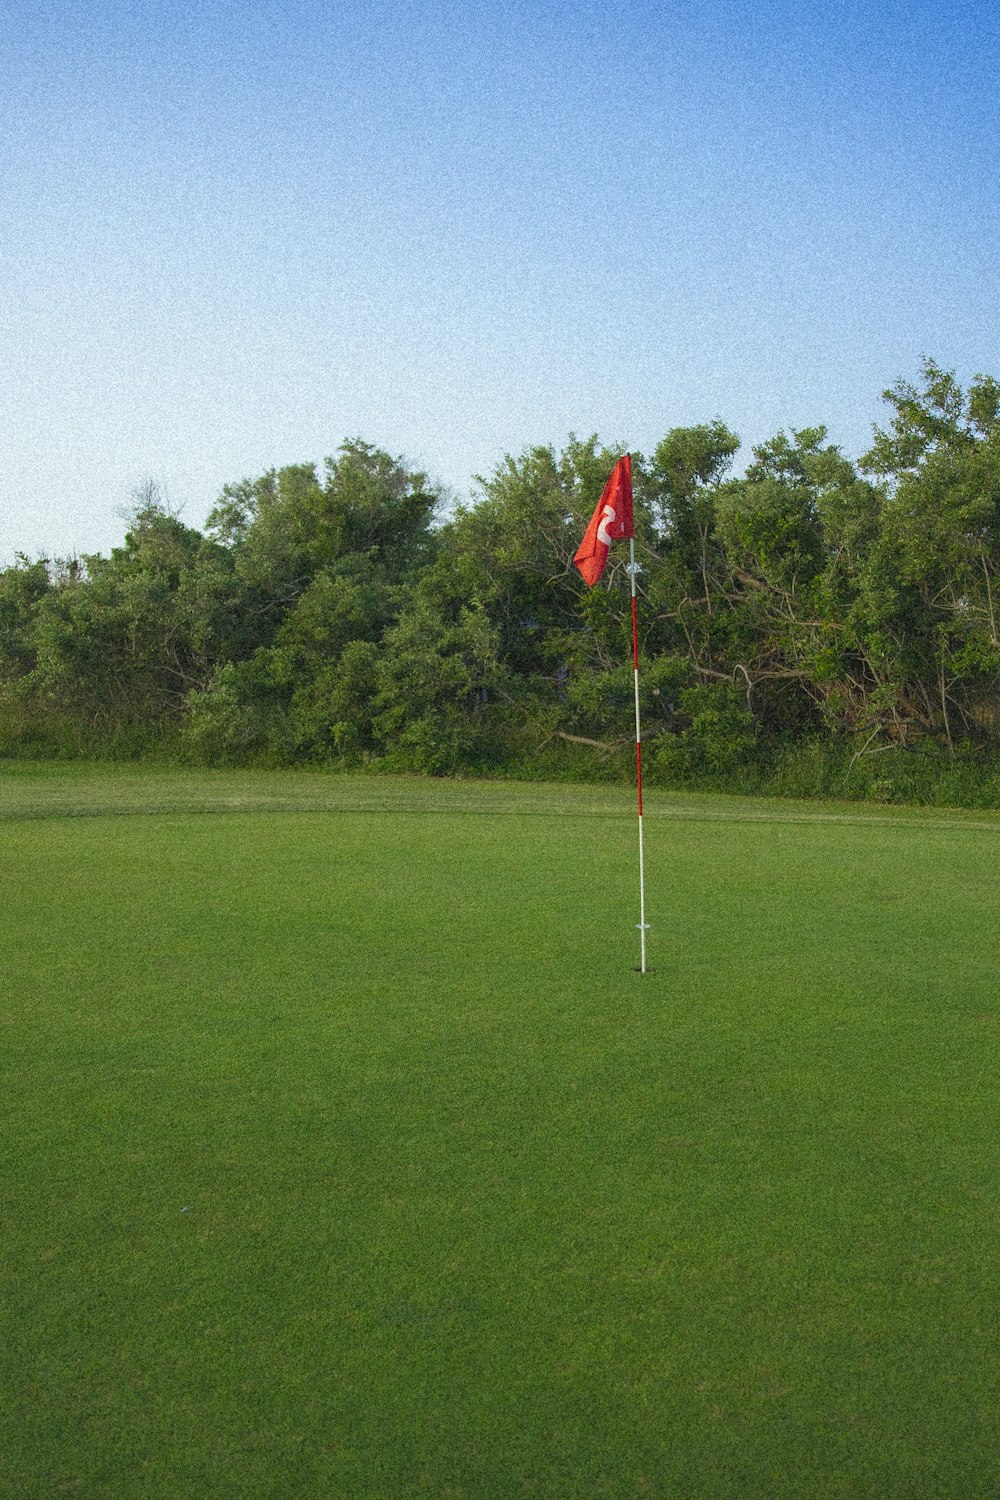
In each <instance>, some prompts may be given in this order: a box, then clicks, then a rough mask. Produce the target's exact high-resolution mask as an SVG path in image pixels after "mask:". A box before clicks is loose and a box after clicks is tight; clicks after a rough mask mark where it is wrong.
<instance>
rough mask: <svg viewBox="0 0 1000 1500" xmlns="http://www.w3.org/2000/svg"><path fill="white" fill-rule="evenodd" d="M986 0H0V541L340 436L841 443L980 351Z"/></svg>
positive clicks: (382, 440) (998, 210)
mask: <svg viewBox="0 0 1000 1500" xmlns="http://www.w3.org/2000/svg"><path fill="white" fill-rule="evenodd" d="M998 78H1000V8H998V7H997V6H996V5H995V4H994V3H993V0H989V3H987V0H968V3H965V4H962V5H959V4H956V3H954V0H940V3H937V4H929V3H926V0H911V3H908V4H906V5H901V4H898V3H895V0H893V3H890V0H884V3H875V0H858V3H852V0H843V3H840V4H837V5H834V6H822V7H820V6H819V5H816V4H805V3H800V0H786V3H778V0H719V3H698V0H679V3H667V0H664V3H659V4H653V3H640V0H618V3H617V4H616V5H614V6H612V5H610V4H609V3H608V0H563V3H559V0H531V3H529V0H511V3H508V4H501V3H495V0H383V3H375V0H370V3H364V0H341V3H338V0H265V3H260V0H188V3H185V4H180V3H176V0H152V3H150V0H127V3H121V4H119V3H111V0H32V3H28V0H8V5H7V7H6V8H5V18H4V20H3V22H2V29H0V135H2V159H3V162H4V166H3V168H2V169H0V213H2V217H0V226H2V227H0V270H2V303H0V306H2V309H3V312H2V328H0V336H2V344H0V402H2V420H0V486H2V488H0V560H2V561H9V560H10V559H11V557H12V556H13V553H14V552H15V551H16V550H22V551H25V552H27V553H29V554H30V555H37V554H39V553H41V554H46V555H55V556H67V555H70V554H72V553H75V552H92V551H101V552H107V551H108V550H109V548H110V547H111V546H113V545H116V544H117V543H118V542H119V541H120V540H121V538H122V535H123V533H124V521H123V510H124V508H125V507H126V506H127V504H128V502H129V497H130V495H131V493H132V491H133V490H134V489H135V488H136V487H137V486H139V485H140V484H141V483H142V482H143V481H144V480H145V479H147V478H153V479H155V480H157V481H158V482H159V483H160V484H161V485H162V486H163V487H164V488H165V490H166V492H167V494H168V497H169V499H170V501H171V503H172V504H174V505H176V506H183V512H182V514H183V518H184V519H185V520H186V521H187V522H188V523H189V524H191V525H195V526H200V525H202V523H203V521H204V518H205V516H206V514H207V512H208V510H209V508H210V507H211V505H212V502H213V501H214V499H215V498H216V496H217V495H218V493H219V491H220V489H221V487H222V485H223V484H224V483H226V482H227V481H231V480H238V479H240V478H243V477H244V476H247V475H255V474H259V473H261V472H263V470H265V469H267V468H269V467H271V466H272V465H281V464H283V463H292V462H303V461H307V460H317V461H319V460H321V459H322V458H323V457H324V456H325V455H326V454H328V453H331V452H333V451H334V450H335V449H336V447H337V445H338V444H339V443H340V442H341V441H342V440H343V439H344V438H345V437H354V436H360V437H363V438H365V439H367V440H368V441H370V442H374V443H377V444H378V445H379V446H382V447H385V448H388V449H389V450H390V452H392V453H393V454H401V455H403V456H404V457H405V458H406V459H407V460H408V461H410V462H412V463H413V464H415V465H418V466H420V467H423V468H425V469H427V470H428V472H429V473H430V474H431V475H432V477H434V478H436V479H438V480H439V481H440V482H442V483H443V484H445V485H446V486H448V487H449V489H450V490H451V491H452V493H453V494H454V496H455V497H462V496H466V495H468V494H470V492H471V487H472V477H473V476H474V475H475V474H476V473H484V472H488V471H489V470H490V469H491V468H492V467H493V466H494V465H495V464H496V463H497V462H498V461H499V460H500V459H501V458H502V457H503V454H504V453H505V452H510V451H513V452H519V451H520V450H521V449H522V448H524V447H526V446H527V445H529V444H531V443H535V442H551V443H554V444H556V445H557V446H558V445H560V444H561V443H562V442H563V441H564V440H565V438H566V437H567V435H568V434H569V432H570V431H575V432H577V433H579V434H581V435H585V434H588V433H590V432H598V433H599V434H600V435H601V437H602V438H604V439H605V440H606V441H608V442H619V441H620V442H622V443H625V444H628V445H629V446H631V447H632V448H633V449H638V450H642V451H648V450H649V449H651V448H652V447H653V445H654V444H655V443H656V441H657V440H658V439H659V438H660V437H661V436H662V435H663V434H664V433H665V432H667V431H668V430H669V429H670V428H671V427H673V426H677V425H684V424H688V423H694V422H702V421H708V420H710V419H711V418H713V417H715V416H721V417H722V418H723V419H724V420H725V421H726V422H727V423H728V424H729V425H730V426H731V427H733V428H734V429H735V430H736V431H737V432H738V433H740V435H741V436H742V437H743V439H744V441H745V443H746V444H747V445H749V444H751V443H755V442H760V441H763V440H764V439H766V438H768V437H770V436H772V435H773V434H774V433H775V432H776V431H778V430H779V429H780V428H782V427H801V426H806V425H812V424H814V423H817V422H826V423H827V425H828V427H829V430H830V436H831V439H832V440H833V441H835V442H838V443H840V444H841V445H842V446H843V447H844V449H845V451H846V452H847V453H848V454H850V455H851V456H857V455H858V454H859V453H860V452H861V451H863V449H864V448H865V447H866V446H867V443H868V441H869V438H870V434H871V425H872V422H873V421H875V420H877V419H879V417H880V416H881V412H882V407H881V402H880V399H879V396H880V392H881V391H882V390H883V388H884V387H885V386H887V385H889V384H891V383H892V382H893V381H894V380H895V379H896V378H897V377H898V376H900V375H904V376H907V377H911V378H912V377H916V376H917V374H918V371H919V362H920V358H921V356H922V355H924V354H927V355H930V356H932V357H933V358H935V359H936V360H937V361H938V362H939V363H940V364H943V365H944V366H946V367H947V368H950V369H955V370H956V371H957V373H958V375H959V378H960V379H961V380H963V381H966V380H968V379H969V378H970V377H971V376H972V375H973V374H974V373H977V372H985V373H991V374H994V375H997V376H1000V319H998V313H1000V274H998V273H1000V265H998V250H1000V152H998V149H997V143H998V140H1000V85H998Z"/></svg>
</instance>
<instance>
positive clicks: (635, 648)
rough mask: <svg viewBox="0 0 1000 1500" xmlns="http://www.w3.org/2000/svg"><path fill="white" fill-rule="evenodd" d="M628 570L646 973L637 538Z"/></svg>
mask: <svg viewBox="0 0 1000 1500" xmlns="http://www.w3.org/2000/svg"><path fill="white" fill-rule="evenodd" d="M628 557H629V564H628V571H629V577H630V578H631V580H632V675H633V678H634V679H635V771H636V784H637V786H638V790H639V923H638V926H639V973H640V974H646V973H648V972H649V971H648V970H647V968H646V932H647V930H648V928H649V923H648V922H647V921H646V863H645V858H644V855H643V845H642V729H641V727H640V724H639V631H638V627H637V625H636V611H635V575H636V573H637V572H638V569H637V567H636V562H635V539H634V538H633V537H629V541H628Z"/></svg>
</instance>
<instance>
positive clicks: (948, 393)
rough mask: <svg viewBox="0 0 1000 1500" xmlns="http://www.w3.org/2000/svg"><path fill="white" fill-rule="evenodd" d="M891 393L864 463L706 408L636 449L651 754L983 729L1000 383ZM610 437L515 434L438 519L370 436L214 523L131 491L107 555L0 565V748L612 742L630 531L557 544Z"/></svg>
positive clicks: (686, 763)
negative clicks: (624, 538) (587, 559)
mask: <svg viewBox="0 0 1000 1500" xmlns="http://www.w3.org/2000/svg"><path fill="white" fill-rule="evenodd" d="M884 398H885V402H886V405H887V408H888V412H889V417H888V420H887V422H886V423H885V425H884V426H878V427H876V428H875V429H874V434H873V441H872V445H871V447H870V449H869V451H868V452H867V453H865V454H864V455H863V456H862V457H861V459H860V460H859V461H858V462H854V461H852V460H851V459H850V458H848V457H847V456H845V455H844V454H843V453H842V452H841V451H840V449H839V448H838V447H837V446H836V445H834V444H832V443H830V442H829V441H828V438H827V432H826V429H825V428H824V427H823V426H822V425H816V426H814V427H810V428H806V429H803V430H800V431H791V432H781V433H778V434H777V435H775V436H773V437H771V438H770V439H768V440H766V441H764V442H762V443H760V444H759V445H758V446H756V447H755V448H754V449H753V451H752V458H751V460H750V462H749V463H748V464H747V466H746V468H745V471H744V472H743V473H742V475H740V476H738V477H737V476H734V475H733V473H732V466H733V461H734V459H735V456H736V454H737V452H738V450H739V447H740V440H739V438H738V437H737V435H736V434H735V433H733V432H731V431H730V430H729V429H728V428H727V427H726V426H725V424H724V423H723V422H722V421H721V420H719V419H715V420H713V421H710V422H707V423H704V424H702V425H699V426H694V427H686V428H674V429H672V430H671V431H669V432H667V433H666V435H665V436H664V437H663V438H662V439H661V441H660V442H659V443H657V444H656V446H655V447H654V448H653V451H652V452H651V453H650V454H649V455H648V456H644V455H643V454H641V453H636V452H634V450H633V473H634V477H635V513H636V548H637V556H638V559H639V562H640V565H641V573H640V583H639V588H640V593H641V606H640V621H641V637H642V639H641V665H642V673H641V678H642V683H643V695H644V715H645V721H646V726H647V736H648V738H649V739H650V740H651V741H653V743H652V744H651V745H650V749H649V759H650V762H651V766H652V768H653V773H654V774H660V775H661V776H665V777H671V778H674V779H692V778H695V779H697V778H698V777H699V776H700V777H705V776H709V777H711V776H724V775H725V774H727V772H728V771H731V770H732V768H733V767H735V766H739V765H744V766H745V765H748V764H751V763H760V762H761V761H762V759H766V758H767V757H768V756H769V755H770V756H771V757H772V759H773V757H774V756H775V755H776V754H777V753H778V752H779V751H780V752H782V753H784V752H785V751H787V750H788V748H789V747H802V746H806V745H813V746H815V745H826V746H828V747H839V748H840V750H841V751H843V753H844V754H847V755H849V756H850V763H851V764H852V765H853V764H854V763H855V761H856V760H857V759H858V757H860V756H874V755H876V754H878V753H880V752H882V751H890V750H891V751H896V752H900V753H927V752H929V751H930V752H933V753H934V754H937V755H941V756H945V757H947V758H949V759H952V760H953V759H955V758H962V757H965V758H969V757H973V758H974V757H976V756H983V755H989V754H991V753H995V752H996V751H997V749H1000V744H998V740H1000V723H998V709H997V704H998V689H1000V636H998V630H997V623H998V621H997V616H998V609H1000V601H998V598H997V595H998V576H997V575H998V570H1000V385H998V384H997V382H996V381H994V380H993V379H992V378H990V377H986V376H977V377H976V378H975V379H974V380H973V381H972V382H971V384H970V385H969V387H968V389H963V388H962V387H961V386H960V385H959V384H958V382H957V381H956V379H955V376H954V375H953V374H951V373H949V372H947V371H944V370H942V369H940V368H939V367H938V366H937V365H935V364H934V363H933V362H932V361H927V362H925V364H924V366H923V369H922V371H921V375H920V379H919V381H918V382H916V383H911V382H908V381H902V380H901V381H899V382H897V384H896V385H894V386H893V387H891V388H890V389H889V390H887V391H886V392H885V393H884ZM624 448H625V444H624V443H623V444H621V445H620V446H615V447H614V448H608V447H605V446H603V445H602V444H601V443H600V442H599V441H598V439H597V438H596V437H589V438H584V439H581V438H577V437H574V436H571V437H570V438H569V439H568V441H567V442H566V444H565V446H564V447H563V448H562V449H561V451H557V450H556V449H555V448H553V447H546V446H535V447H532V448H529V449H527V450H525V451H524V452H522V453H520V454H517V455H508V456H507V457H505V458H504V460H503V461H502V462H501V463H500V464H499V465H498V466H497V467H496V468H495V469H494V471H493V472H492V473H490V474H487V475H485V476H482V477H480V478H479V479H478V481H477V493H476V498H475V500H474V502H473V503H470V504H468V505H463V506H460V507H459V508H458V509H457V510H456V511H455V512H454V513H453V514H451V515H449V516H444V515H443V513H442V496H441V493H440V490H439V488H438V487H437V486H436V485H435V484H434V483H433V482H431V481H430V480H429V479H428V477H427V476H426V475H424V474H422V473H419V472H416V471H413V470H412V469H410V468H409V467H408V466H407V465H406V464H405V463H404V462H403V461H402V460H400V459H398V458H394V457H392V456H391V455H390V454H388V453H386V452H383V451H382V450H380V449H378V448H375V447H373V446H371V445H370V444H368V443H365V442H363V441H361V440H358V439H355V440H352V441H348V442H345V443H343V444H342V445H341V447H340V448H339V449H338V451H337V453H336V454H335V455H334V456H333V457H331V458H329V459H327V460H326V462H325V464H323V465H322V466H321V467H317V466H316V465H314V464H308V463H305V464H297V465H291V466H288V467H285V468H282V469H278V470H274V469H272V470H269V471H268V472H267V473H265V474H263V475H260V476H259V477H257V478H252V479H244V480H241V481H239V482H237V483H233V484H228V485H226V486H225V488H224V490H223V492H222V494H221V496H220V497H219V500H218V503H217V504H216V506H215V507H214V509H213V510H212V512H211V515H210V516H209V519H208V522H207V526H206V529H205V533H204V534H201V533H200V532H198V531H197V530H194V529H192V528H191V527H188V526H186V525H184V524H183V522H182V520H181V519H180V517H179V516H178V515H176V514H174V513H172V512H171V510H170V508H169V507H168V506H167V505H166V504H165V503H164V501H163V500H162V498H161V497H160V495H159V494H158V492H157V491H156V488H155V486H146V487H144V489H143V491H142V492H141V494H140V495H139V496H138V497H137V502H136V506H135V509H134V512H133V514H132V516H131V518H130V522H129V526H128V530H127V533H126V536H125V540H124V543H123V545H122V546H121V547H119V548H116V549H115V550H114V551H113V552H112V553H111V556H110V557H101V556H87V557H83V558H79V559H74V560H70V561H65V560H64V561H57V560H42V561H38V560H34V561H33V560H31V559H28V558H26V557H23V556H21V557H18V558H17V560H16V561H15V563H14V564H13V565H12V566H10V567H8V568H6V569H3V570H0V747H2V748H4V749H6V751H7V752H8V753H13V752H16V751H18V750H19V749H20V750H21V751H23V750H24V749H26V748H32V747H34V748H36V749H39V750H42V751H44V750H45V749H46V748H48V749H49V750H52V751H56V752H59V751H61V752H63V753H65V752H66V750H67V749H68V748H69V749H72V750H74V751H86V750H87V749H100V748H101V747H102V746H103V747H105V748H106V747H107V746H108V745H110V744H114V745H118V746H119V747H126V750H127V747H129V746H131V747H132V748H133V749H134V750H135V751H136V753H139V752H141V751H145V750H149V749H150V748H151V747H154V746H157V745H159V746H164V745H166V746H169V747H171V748H172V750H173V751H174V752H175V753H181V754H185V755H189V756H192V757H197V758H201V759H205V760H209V761H211V760H239V759H246V758H252V757H265V758H267V759H270V760H276V761H283V762H302V763H304V762H332V761H340V762H346V763H351V764H354V763H361V762H364V761H373V762H378V763H380V764H384V765H391V766H397V767H400V768H403V767H407V768H412V769H417V770H424V771H429V772H435V773H437V772H453V771H458V770H462V769H478V770H490V769H495V768H504V767H507V768H510V767H515V766H530V765H532V764H535V765H537V764H540V763H541V760H540V758H542V759H544V758H545V757H546V756H547V757H549V760H548V762H546V763H547V764H548V765H549V766H550V768H551V766H554V765H556V760H554V759H553V757H554V756H556V755H557V753H559V752H561V751H562V750H563V749H565V750H566V754H574V755H578V754H580V753H581V752H580V750H579V747H580V746H586V747H587V750H586V752H585V753H587V754H589V755H591V756H592V757H593V758H594V763H595V764H599V765H601V766H613V765H615V764H618V762H617V761H616V760H615V757H616V755H617V753H618V749H619V747H620V746H625V745H627V744H628V743H629V740H630V734H631V725H630V712H631V710H630V703H631V697H630V694H631V672H630V651H629V599H628V586H627V582H626V580H625V578H624V561H625V552H624V549H616V551H614V552H613V553H612V561H611V565H610V566H609V568H608V570H607V572H606V574H605V576H604V578H603V580H602V581H601V583H600V584H599V585H598V586H597V587H596V588H594V589H588V588H587V587H586V586H585V585H584V584H583V582H582V580H581V579H580V577H579V575H578V574H577V572H576V570H575V569H574V568H573V566H572V557H573V553H574V551H575V549H576V546H577V544H578V542H579V539H580V536H581V535H582V532H583V529H584V527H585V525H586V522H587V519H588V518H589V516H590V513H591V511H592V510H593V507H594V504H595V503H596V500H597V498H598V496H599V495H600V492H601V488H602V486H603V483H604V481H605V479H606V477H607V474H608V472H609V471H610V469H611V467H612V465H613V463H614V461H615V459H616V457H617V456H618V454H619V453H620V452H622V451H623V450H624ZM567 747H568V748H567ZM622 763H624V762H622Z"/></svg>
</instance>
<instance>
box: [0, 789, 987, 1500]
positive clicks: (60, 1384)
mask: <svg viewBox="0 0 1000 1500" xmlns="http://www.w3.org/2000/svg"><path fill="white" fill-rule="evenodd" d="M631 811H632V803H631V798H630V795H629V794H628V793H627V792H626V791H622V792H618V791H616V790H615V789H612V788H606V787H605V788H584V787H578V788H568V787H558V788H555V787H538V786H509V785H497V786H494V785H484V784H482V783H473V782H457V783H448V784H445V783H441V782H428V781H417V780H409V781H408V780H404V779H389V778H385V779H381V778H379V779H371V780H363V779H360V778H353V777H352V778H348V777H343V778H341V777H330V776H322V775H310V774H308V773H262V772H258V773H238V772H232V773H229V772H213V773H207V772H171V771H149V770H142V769H136V768H107V767H105V768H95V767H83V766H81V767H67V766H65V765H62V766H55V767H53V766H43V765H30V766H29V765H11V764H8V765H6V766H4V765H2V764H0V928H2V967H0V975H2V977H0V984H2V988H3V1006H2V1015H0V1020H2V1032H0V1037H2V1065H3V1089H2V1094H0V1110H2V1114H3V1125H2V1135H0V1142H2V1145H0V1149H2V1152H3V1173H2V1209H3V1213H2V1244H0V1285H2V1295H3V1330H2V1340H0V1363H2V1390H0V1429H2V1430H0V1494H3V1495H4V1496H8V1495H9V1496H12V1497H16V1500H34V1497H42V1496H45V1497H48V1496H59V1495H64V1494H66V1495H73V1496H84V1497H89V1496H112V1497H132V1496H135V1497H137V1500H138V1497H142V1500H146V1497H149V1500H202V1497H212V1500H215V1497H220V1500H221V1497H258V1496H260V1497H264V1496H267V1497H275V1500H279V1497H280V1500H284V1497H298V1496H301V1497H316V1500H326V1497H348V1500H376V1497H378V1500H404V1497H410V1496H414V1497H415V1496H421V1497H423V1496H439V1497H453V1500H454V1497H466V1500H493V1497H519V1496H526V1497H541V1496H545V1497H588V1500H589V1497H616V1500H617V1497H625V1496H663V1497H679V1500H686V1497H698V1500H700V1497H705V1500H716V1497H718V1500H724V1497H733V1500H737V1497H739V1500H756V1497H768V1500H771V1497H786V1496H787V1497H791V1496H796V1497H801V1496H810V1497H811V1496H820V1497H833V1496H872V1497H886V1500H890V1497H917V1500H922V1497H931V1496H948V1497H955V1500H959V1497H961V1500H967V1497H978V1496H982V1497H987V1496H989V1497H996V1496H997V1495H998V1494H1000V1316H998V1306H1000V1216H998V1206H1000V1175H998V1162H1000V1150H998V1147H1000V1107H998V1106H1000V1074H998V1061H1000V998H998V993H997V975H998V972H1000V935H998V925H997V920H996V913H997V909H998V895H1000V819H996V818H991V817H990V815H988V814H976V815H959V814H956V815H949V814H945V813H941V812H940V811H938V812H934V813H914V812H913V811H906V810H898V811H897V810H892V811H879V810H877V809H868V808H865V809H858V808H840V807H837V806H835V805H830V804H827V805H809V804H790V803H767V802H746V801H740V800H734V799H733V800H726V799H723V798H710V797H700V798H696V797H693V796H692V797H669V796H666V795H664V794H661V795H659V796H656V797H653V798H651V799H650V805H649V807H648V818H647V861H648V874H649V910H650V920H651V922H652V923H653V929H652V932H651V935H650V961H651V962H652V963H653V964H655V966H656V972H655V974H652V975H648V976H646V977H640V976H639V975H637V974H636V973H635V972H634V970H633V965H634V964H635V963H636V962H637V943H636V934H635V931H634V923H635V921H636V920H637V915H636V909H635V908H636V905H637V900H636V890H635V885H636V876H635V830H634V822H633V819H632V816H631Z"/></svg>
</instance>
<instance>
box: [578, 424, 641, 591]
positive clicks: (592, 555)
mask: <svg viewBox="0 0 1000 1500" xmlns="http://www.w3.org/2000/svg"><path fill="white" fill-rule="evenodd" d="M634 535H635V525H634V523H633V520H632V455H631V454H630V453H625V454H623V455H622V457H621V458H620V459H619V460H618V462H617V463H616V464H615V466H614V468H613V469H612V470H611V475H610V478H609V479H608V482H607V484H606V485H605V486H604V493H603V495H602V496H601V498H600V500H598V502H597V509H596V510H595V511H594V514H593V515H592V516H591V518H590V525H589V526H588V527H587V530H586V532H585V534H584V538H583V541H582V542H581V543H580V545H579V547H578V548H577V549H576V556H575V557H574V559H573V561H574V563H575V564H576V566H577V567H578V568H579V569H580V572H581V573H582V574H583V579H584V582H585V583H589V584H590V586H591V588H593V586H594V584H595V583H596V582H597V581H598V579H599V578H600V576H601V574H602V573H603V572H604V569H605V567H606V566H607V562H608V553H609V552H610V551H611V543H612V542H613V541H614V540H615V539H616V538H617V537H623V536H634Z"/></svg>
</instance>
